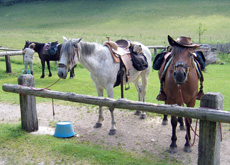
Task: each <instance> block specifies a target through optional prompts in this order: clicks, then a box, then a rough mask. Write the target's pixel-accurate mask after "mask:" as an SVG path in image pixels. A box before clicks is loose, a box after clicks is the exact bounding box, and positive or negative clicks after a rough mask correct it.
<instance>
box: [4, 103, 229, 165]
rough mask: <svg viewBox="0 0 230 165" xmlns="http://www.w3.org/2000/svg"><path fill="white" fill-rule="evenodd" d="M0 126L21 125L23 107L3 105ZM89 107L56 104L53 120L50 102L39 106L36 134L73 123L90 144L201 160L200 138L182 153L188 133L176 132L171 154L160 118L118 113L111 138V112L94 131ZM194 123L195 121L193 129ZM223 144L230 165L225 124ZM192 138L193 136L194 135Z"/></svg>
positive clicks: (79, 136) (94, 110)
mask: <svg viewBox="0 0 230 165" xmlns="http://www.w3.org/2000/svg"><path fill="white" fill-rule="evenodd" d="M0 106H1V108H0V123H6V122H9V123H18V122H19V121H20V106H19V105H15V104H13V105H10V104H2V103H0ZM87 107H89V106H77V104H76V107H74V106H66V105H55V114H56V115H55V118H54V117H53V112H52V105H51V104H48V103H39V104H37V113H38V120H39V131H37V132H34V133H33V134H49V135H53V133H54V131H55V128H54V127H55V123H56V122H58V121H71V122H72V124H73V127H74V131H75V132H76V134H77V136H75V137H74V138H76V140H82V141H84V140H85V141H91V142H94V143H98V144H103V145H107V146H110V147H113V148H122V149H124V150H127V151H131V152H134V153H137V154H146V153H147V154H148V155H150V156H151V155H153V156H155V157H159V158H161V159H164V158H165V157H167V158H171V159H177V160H179V161H181V162H183V164H186V165H188V164H191V165H193V164H194V165H195V164H197V159H198V156H197V154H198V139H196V142H195V145H194V146H193V151H192V152H191V153H185V152H184V151H183V147H184V143H185V131H181V130H179V127H178V129H177V139H178V140H177V145H178V152H177V153H176V154H169V153H168V151H167V150H168V148H169V145H170V142H171V140H170V139H171V124H170V122H169V124H168V125H166V126H163V125H161V120H162V119H161V117H159V116H154V117H150V116H148V118H147V119H145V120H141V119H139V117H138V116H135V115H133V113H134V111H128V110H120V109H116V110H115V119H116V122H117V125H116V126H117V133H116V135H113V136H111V135H108V132H109V129H110V126H111V119H110V112H109V111H108V110H107V108H106V107H104V109H105V110H104V118H105V120H104V122H103V126H102V128H93V126H94V124H95V123H96V121H97V119H98V111H97V108H87ZM194 123H195V122H193V127H195V125H194ZM222 132H223V141H222V143H221V164H229V163H230V157H229V153H230V152H229V151H230V149H229V147H228V144H229V143H230V140H229V139H228V137H229V135H230V131H229V125H228V124H222ZM192 136H193V133H192Z"/></svg>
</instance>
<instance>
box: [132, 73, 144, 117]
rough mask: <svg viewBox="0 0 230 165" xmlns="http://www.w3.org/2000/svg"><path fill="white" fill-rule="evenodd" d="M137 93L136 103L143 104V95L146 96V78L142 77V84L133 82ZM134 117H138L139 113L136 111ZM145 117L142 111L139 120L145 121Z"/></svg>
mask: <svg viewBox="0 0 230 165" xmlns="http://www.w3.org/2000/svg"><path fill="white" fill-rule="evenodd" d="M134 84H135V86H136V89H137V92H138V101H143V102H145V95H146V85H147V78H143V77H142V84H141V83H140V81H136V82H134ZM134 114H135V115H140V111H138V110H137V111H136V112H135V113H134ZM146 117H147V115H146V113H145V112H144V111H142V112H141V116H140V119H145V118H146Z"/></svg>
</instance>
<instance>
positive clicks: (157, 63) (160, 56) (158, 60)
mask: <svg viewBox="0 0 230 165" xmlns="http://www.w3.org/2000/svg"><path fill="white" fill-rule="evenodd" d="M166 53H167V51H162V52H160V53H158V54H157V55H156V57H155V58H154V61H153V69H154V70H159V69H160V68H161V65H162V63H163V62H164V56H165V54H166Z"/></svg>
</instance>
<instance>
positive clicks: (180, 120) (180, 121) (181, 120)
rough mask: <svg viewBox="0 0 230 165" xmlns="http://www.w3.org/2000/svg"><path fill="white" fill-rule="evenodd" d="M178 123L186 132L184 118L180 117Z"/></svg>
mask: <svg viewBox="0 0 230 165" xmlns="http://www.w3.org/2000/svg"><path fill="white" fill-rule="evenodd" d="M178 122H179V123H180V130H185V128H184V122H183V117H178Z"/></svg>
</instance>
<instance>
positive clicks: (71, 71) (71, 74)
mask: <svg viewBox="0 0 230 165" xmlns="http://www.w3.org/2000/svg"><path fill="white" fill-rule="evenodd" d="M76 66H77V65H75V66H74V67H73V68H72V69H71V70H70V77H69V78H70V79H72V78H74V77H75V74H74V68H75V67H76Z"/></svg>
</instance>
